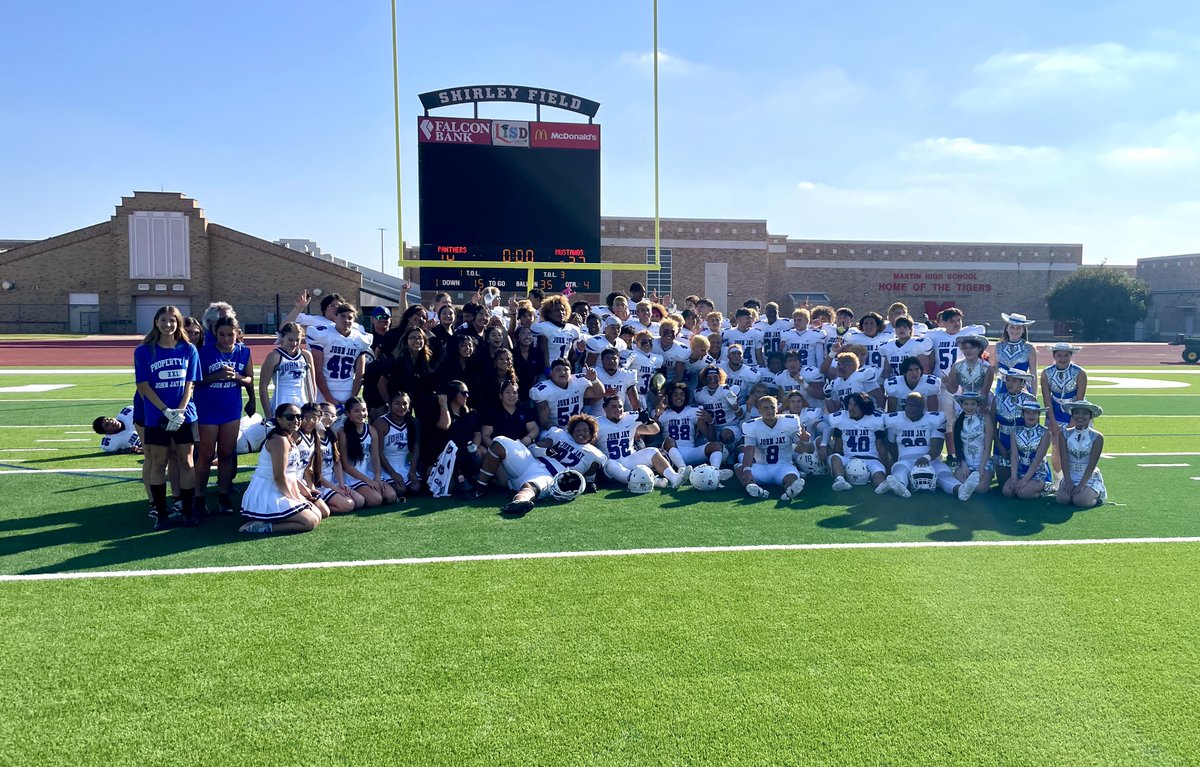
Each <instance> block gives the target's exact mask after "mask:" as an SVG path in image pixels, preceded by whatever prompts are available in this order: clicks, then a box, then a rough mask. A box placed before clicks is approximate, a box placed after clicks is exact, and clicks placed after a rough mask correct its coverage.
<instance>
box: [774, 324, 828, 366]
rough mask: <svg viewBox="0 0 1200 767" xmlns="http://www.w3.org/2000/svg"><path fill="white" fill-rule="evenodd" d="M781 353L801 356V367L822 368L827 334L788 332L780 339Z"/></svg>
mask: <svg viewBox="0 0 1200 767" xmlns="http://www.w3.org/2000/svg"><path fill="white" fill-rule="evenodd" d="M779 341H780V349H779V350H780V351H781V352H784V353H785V354H786V353H787V352H791V351H794V352H796V353H797V354H799V355H800V367H802V368H803V367H808V366H809V365H812V366H814V367H821V363H822V362H824V361H825V334H824V333H822V332H821V331H819V330H813V329H812V328H805V329H804V330H796V329H794V328H793V329H791V330H786V331H784V332H783V334H782V335H780V337H779Z"/></svg>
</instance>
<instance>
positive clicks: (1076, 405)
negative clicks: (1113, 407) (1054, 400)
mask: <svg viewBox="0 0 1200 767" xmlns="http://www.w3.org/2000/svg"><path fill="white" fill-rule="evenodd" d="M1063 410H1065V411H1067V412H1068V413H1070V412H1071V411H1073V410H1086V411H1088V412H1089V413H1091V414H1092V418H1099V417H1100V416H1102V415H1104V408H1102V407H1100V406H1099V405H1096V404H1094V403H1091V402H1088V401H1087V400H1085V399H1077V400H1075V401H1074V402H1066V403H1064V404H1063Z"/></svg>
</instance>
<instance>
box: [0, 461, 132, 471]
mask: <svg viewBox="0 0 1200 767" xmlns="http://www.w3.org/2000/svg"><path fill="white" fill-rule="evenodd" d="M22 461H24V459H23V458H5V459H3V461H2V462H4V463H8V462H22ZM141 470H142V467H141V466H126V467H121V468H119V469H6V470H0V474H95V473H102V472H112V471H141Z"/></svg>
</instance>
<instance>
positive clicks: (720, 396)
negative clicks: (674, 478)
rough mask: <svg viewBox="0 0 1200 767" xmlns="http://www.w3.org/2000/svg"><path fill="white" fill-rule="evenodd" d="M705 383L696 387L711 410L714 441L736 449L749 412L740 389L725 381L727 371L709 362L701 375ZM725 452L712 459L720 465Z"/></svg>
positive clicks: (699, 398) (704, 405)
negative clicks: (739, 393) (742, 403)
mask: <svg viewBox="0 0 1200 767" xmlns="http://www.w3.org/2000/svg"><path fill="white" fill-rule="evenodd" d="M700 380H701V383H702V384H703V385H702V386H701V387H700V388H699V389H697V390H696V394H695V399H696V404H697V405H699V406H700V407H702V408H704V409H705V410H706V411H708V415H709V419H710V420H711V421H712V430H713V437H714V441H715V442H717V443H718V444H720V445H723V446H724V447H727V448H728V449H729V450H730V451H732V450H733V449H734V448H735V447H736V445H737V443H738V442H739V441H740V440H741V438H742V428H741V425H740V424H741V422H742V419H743V418H745V416H746V411H745V410H744V409H743V408H742V406H741V404H740V403H739V402H738V392H736V391H735V390H733V389H730V388H729V386H727V385H726V384H725V371H724V370H722V369H721V368H720V367H718V366H716V365H709V366H708V367H706V368H705V369H704V370H703V372H701V374H700ZM721 458H722V455H721V454H717V453H713V454H712V455H710V456H709V458H708V462H709V463H711V464H712V465H713V466H716V467H717V468H720V466H721Z"/></svg>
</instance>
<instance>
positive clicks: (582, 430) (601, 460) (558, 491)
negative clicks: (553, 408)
mask: <svg viewBox="0 0 1200 767" xmlns="http://www.w3.org/2000/svg"><path fill="white" fill-rule="evenodd" d="M598 430H599V427H598V425H597V423H596V419H595V418H592V417H591V416H590V415H582V414H580V415H575V416H572V417H571V419H570V421H569V422H568V423H567V428H566V429H565V430H563V429H559V428H557V427H555V428H552V429H549V430H548V431H547V432H546V433H545V434H544V435H542V436H543V438H542V440H541V441H540V442H538V443H537V444H536V445H533V446H531V447H526V446H525V445H523V444H521V443H520V442H518V441H517V440H515V439H509V438H508V437H496V438H495V439H493V440H492V444H491V445H490V446H489V447H488V450H487V452H486V453H485V454H484V456H483V466H482V468H481V469H480V470H479V478H478V480H477V483H476V486H475V487H474V488H472V489H471V491H470V492H469V493H468V497H470V498H479V497H480V496H482V495H483V494H484V493H486V492H487V487H488V484H489V483H490V482H491V481H492V479H493V478H494V477H497V475H499V478H500V479H501V481H503V482H506V483H507V484H508V487H509V489H510V490H515V491H516V495H514V496H513V499H512V501H511V502H510V503H509V504H508V505H507V506H505V507H504V509H503V510H502V513H503V514H506V515H509V516H523V515H525V514H526V513H528V512H529V510H530V509H532V508H533V504H534V502H535V501H538V500H540V499H542V498H546V497H551V496H552V497H555V498H561V499H564V500H566V499H568V497H569V498H574V497H578V495H579V494H581V493H582V492H583V491H584V490H585V488H584V487H582V486H577V480H576V479H575V478H574V475H573V474H571V472H575V473H578V474H579V475H582V477H581V479H582V480H583V481H586V482H587V483H588V484H589V485H590V484H591V483H592V482H593V480H594V478H595V475H596V471H597V469H602V468H604V465H605V464H606V463H608V458H606V457H605V455H604V453H602V452H600V451H599V450H598V449H597V448H596V446H595V445H594V444H592V443H593V442H595V440H596V434H597V432H598ZM564 475H565V476H564ZM564 484H565V485H566V486H565V487H564ZM564 491H565V493H564Z"/></svg>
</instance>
